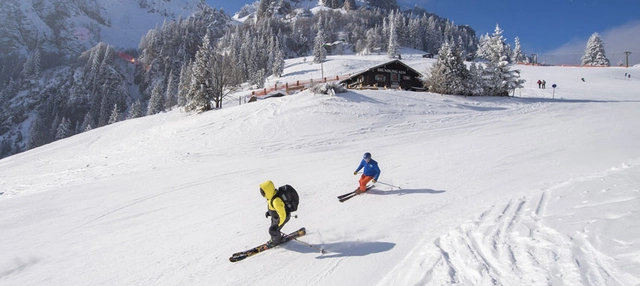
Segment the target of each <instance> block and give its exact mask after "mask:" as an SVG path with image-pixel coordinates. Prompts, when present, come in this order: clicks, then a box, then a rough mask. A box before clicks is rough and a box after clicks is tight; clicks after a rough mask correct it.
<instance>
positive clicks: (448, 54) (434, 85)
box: [425, 42, 471, 95]
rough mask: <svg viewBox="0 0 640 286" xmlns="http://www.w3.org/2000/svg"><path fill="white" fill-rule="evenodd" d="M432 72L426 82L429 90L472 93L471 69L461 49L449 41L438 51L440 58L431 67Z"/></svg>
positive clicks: (462, 93) (443, 92)
mask: <svg viewBox="0 0 640 286" xmlns="http://www.w3.org/2000/svg"><path fill="white" fill-rule="evenodd" d="M430 74H431V76H430V77H429V79H427V81H426V82H425V86H427V87H428V89H429V91H431V92H436V93H442V94H454V95H468V94H470V92H469V88H468V86H469V82H470V80H471V76H470V74H469V70H467V67H466V66H465V64H464V61H463V59H462V56H461V55H460V51H459V50H458V49H457V48H455V47H451V46H450V45H449V43H446V42H445V43H444V44H442V47H441V48H440V51H439V52H438V60H437V61H436V63H435V64H433V66H432V67H431V72H430Z"/></svg>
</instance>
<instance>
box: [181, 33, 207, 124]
mask: <svg viewBox="0 0 640 286" xmlns="http://www.w3.org/2000/svg"><path fill="white" fill-rule="evenodd" d="M213 53H214V51H213V48H212V47H211V44H210V39H209V34H208V33H207V34H206V35H205V36H204V38H203V39H202V45H201V46H200V49H199V50H198V52H196V59H195V61H194V62H193V64H192V65H191V84H190V88H189V92H188V93H187V97H186V99H187V102H186V104H185V110H186V111H188V112H189V111H195V112H204V111H208V110H211V96H212V94H213V91H212V90H211V89H212V82H211V79H212V78H213V71H212V69H211V60H212V59H213Z"/></svg>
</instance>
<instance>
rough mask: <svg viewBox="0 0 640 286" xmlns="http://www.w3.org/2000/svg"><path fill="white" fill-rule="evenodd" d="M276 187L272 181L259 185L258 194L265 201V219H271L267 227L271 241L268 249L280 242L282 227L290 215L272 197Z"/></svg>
mask: <svg viewBox="0 0 640 286" xmlns="http://www.w3.org/2000/svg"><path fill="white" fill-rule="evenodd" d="M275 193H276V187H275V185H274V184H273V182H272V181H266V182H264V183H262V184H260V194H261V195H262V196H263V197H264V198H266V199H267V208H268V211H267V212H266V213H265V214H264V215H265V217H267V218H268V217H271V226H270V227H269V235H271V239H270V240H269V241H268V242H267V244H268V245H269V247H273V246H276V245H278V244H280V243H281V242H282V232H281V231H280V230H281V229H282V227H283V226H284V225H285V224H286V223H287V222H288V221H289V217H290V213H289V212H287V210H286V208H285V205H284V202H283V201H282V199H281V198H279V197H277V196H276V197H274V195H275Z"/></svg>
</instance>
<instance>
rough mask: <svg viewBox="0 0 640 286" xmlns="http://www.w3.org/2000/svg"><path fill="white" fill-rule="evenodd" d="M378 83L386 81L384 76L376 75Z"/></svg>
mask: <svg viewBox="0 0 640 286" xmlns="http://www.w3.org/2000/svg"><path fill="white" fill-rule="evenodd" d="M376 81H379V82H384V81H385V76H384V75H383V74H377V75H376Z"/></svg>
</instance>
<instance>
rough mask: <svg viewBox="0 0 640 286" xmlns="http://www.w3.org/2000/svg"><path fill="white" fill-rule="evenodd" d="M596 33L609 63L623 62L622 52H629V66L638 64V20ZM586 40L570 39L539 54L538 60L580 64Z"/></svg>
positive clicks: (639, 27) (639, 42) (639, 40)
mask: <svg viewBox="0 0 640 286" xmlns="http://www.w3.org/2000/svg"><path fill="white" fill-rule="evenodd" d="M594 32H595V31H594ZM598 33H599V34H600V38H601V39H602V41H603V43H604V49H605V51H606V53H607V58H608V59H609V61H610V62H611V65H618V64H620V63H625V60H626V56H625V54H624V52H631V55H629V65H630V66H631V65H636V64H640V37H638V35H640V21H632V22H629V23H627V24H624V25H622V26H618V27H615V28H612V29H610V30H607V31H604V32H600V31H598ZM587 41H588V38H584V39H582V38H577V39H572V40H571V41H569V42H567V43H565V44H564V45H562V46H560V47H559V48H557V49H555V50H552V51H549V52H548V53H541V54H539V56H538V61H539V62H541V63H545V62H546V63H551V64H580V61H581V60H580V59H581V58H582V55H583V54H584V49H585V47H586V46H587Z"/></svg>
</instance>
